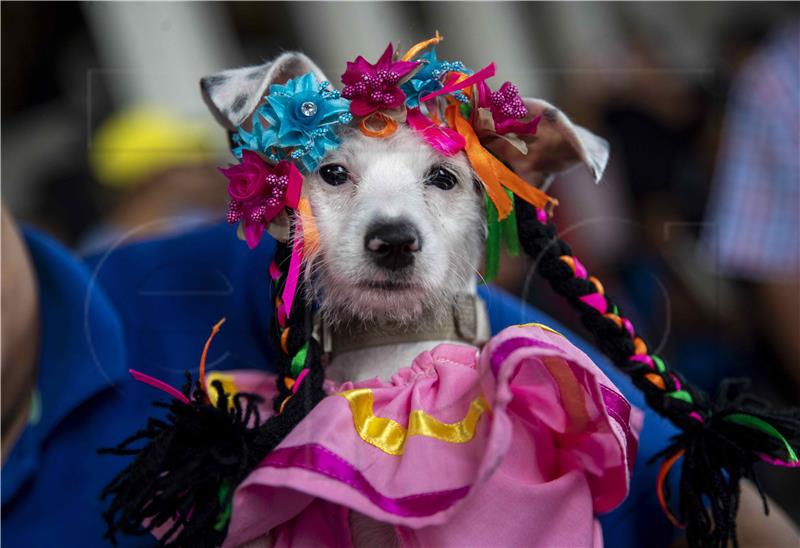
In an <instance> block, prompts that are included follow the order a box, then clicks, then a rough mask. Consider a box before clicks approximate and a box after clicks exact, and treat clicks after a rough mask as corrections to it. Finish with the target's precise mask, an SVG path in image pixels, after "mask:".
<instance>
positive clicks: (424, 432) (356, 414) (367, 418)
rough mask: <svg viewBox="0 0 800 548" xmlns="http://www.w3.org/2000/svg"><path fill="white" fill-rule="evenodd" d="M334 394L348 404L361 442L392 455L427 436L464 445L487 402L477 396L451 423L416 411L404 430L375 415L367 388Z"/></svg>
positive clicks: (469, 438)
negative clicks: (410, 440) (413, 437)
mask: <svg viewBox="0 0 800 548" xmlns="http://www.w3.org/2000/svg"><path fill="white" fill-rule="evenodd" d="M337 395H338V396H342V397H343V398H344V399H346V400H347V401H348V403H349V404H350V411H351V412H352V413H353V423H354V424H355V427H356V432H358V435H359V436H360V437H361V439H362V440H364V441H365V442H367V443H368V444H370V445H373V446H375V447H377V448H378V449H380V450H381V451H383V452H384V453H387V454H389V455H395V456H397V455H402V454H403V452H404V451H405V447H406V440H407V439H408V438H409V437H410V436H426V437H428V438H435V439H437V440H441V441H444V442H447V443H466V442H468V441H470V440H471V439H472V438H473V436H475V428H476V426H477V425H478V420H479V419H480V418H481V415H483V412H484V411H487V410H488V409H489V404H488V403H487V401H486V399H485V398H484V397H483V396H478V397H477V398H475V399H474V400H472V403H471V404H470V406H469V411H467V415H466V416H465V417H464V418H463V419H462V420H460V421H458V422H454V423H445V422H441V421H440V420H438V419H436V418H435V417H432V416H431V415H429V414H428V413H426V412H425V411H422V410H421V409H416V410H414V411H412V412H411V414H410V415H409V417H408V429H406V428H404V427H403V426H402V425H401V424H400V423H398V422H396V421H393V420H392V419H387V418H383V417H376V416H375V414H374V413H373V410H372V405H373V403H374V401H375V396H374V394H373V393H372V390H371V389H369V388H358V389H355V390H347V391H345V392H340V393H339V394H337Z"/></svg>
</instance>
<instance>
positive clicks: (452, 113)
mask: <svg viewBox="0 0 800 548" xmlns="http://www.w3.org/2000/svg"><path fill="white" fill-rule="evenodd" d="M445 115H446V116H447V123H448V125H449V126H450V127H451V128H453V129H455V130H456V131H457V132H458V133H460V134H461V136H462V137H464V141H466V146H465V147H464V152H466V153H467V158H468V159H469V163H470V164H471V165H472V169H474V170H475V173H476V174H477V175H478V177H479V178H480V180H481V183H483V186H484V188H485V189H486V194H487V196H489V199H490V200H491V201H492V203H493V204H494V206H495V207H496V208H497V214H498V217H499V219H501V220H502V219H505V218H506V217H508V216H509V214H510V213H511V210H512V208H513V207H514V204H513V202H512V201H511V198H509V197H508V195H507V194H506V193H505V192H504V191H503V187H505V188H507V189H508V190H510V191H511V192H513V193H514V194H516V195H517V196H519V197H520V198H522V199H523V200H525V201H526V202H528V203H529V204H531V205H533V206H535V207H538V208H540V209H544V208H546V207H547V206H548V205H552V206H556V205H558V200H556V199H555V198H551V197H550V196H548V195H547V194H545V193H544V192H542V191H541V190H539V189H538V188H536V187H534V186H533V185H531V184H530V183H528V182H527V181H525V179H523V178H522V177H520V176H519V175H517V174H516V173H514V172H513V171H511V170H510V169H509V168H507V167H506V166H505V165H504V164H503V163H502V162H501V161H500V160H498V159H497V158H495V157H494V155H493V154H492V153H491V152H489V151H488V150H486V149H485V148H483V146H482V145H481V142H480V140H479V139H478V136H477V135H476V134H475V130H474V129H473V128H472V125H471V124H470V123H469V122H468V121H467V120H465V119H464V118H463V117H462V116H461V115H460V114H459V112H458V105H455V104H451V105H450V106H448V107H447V109H446V111H445Z"/></svg>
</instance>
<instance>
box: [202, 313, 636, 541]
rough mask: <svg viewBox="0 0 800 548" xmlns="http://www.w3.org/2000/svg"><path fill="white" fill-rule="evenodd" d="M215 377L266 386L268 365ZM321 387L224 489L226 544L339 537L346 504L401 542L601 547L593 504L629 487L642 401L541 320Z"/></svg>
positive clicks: (604, 503) (345, 524)
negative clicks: (310, 405)
mask: <svg viewBox="0 0 800 548" xmlns="http://www.w3.org/2000/svg"><path fill="white" fill-rule="evenodd" d="M216 375H217V378H220V375H221V376H222V378H223V381H224V382H225V383H228V387H229V388H235V389H236V390H239V391H248V392H257V393H260V394H262V395H264V396H265V397H266V398H270V397H271V396H272V395H273V394H274V387H273V385H274V377H272V376H269V375H266V374H262V373H255V372H234V373H231V374H216ZM326 389H327V391H328V393H329V394H330V396H329V397H328V398H326V399H325V400H323V401H322V402H321V403H319V404H318V405H317V406H316V407H315V408H314V410H313V411H312V412H311V413H310V414H309V415H308V417H306V418H305V419H304V420H303V421H302V422H301V423H300V424H299V425H298V426H297V427H296V428H295V429H294V430H293V431H292V432H291V433H290V434H289V435H288V436H287V437H286V439H284V440H283V442H282V443H281V444H280V445H279V446H278V447H277V448H276V449H275V450H274V451H273V452H272V453H270V454H269V455H268V456H267V457H266V458H265V459H264V461H263V462H261V464H260V465H259V466H258V468H257V469H256V470H254V471H253V472H252V473H251V474H250V476H249V477H248V478H247V479H246V480H245V481H244V482H243V483H242V484H241V485H240V486H239V488H238V489H237V491H236V493H235V495H234V499H233V512H232V516H231V523H230V527H229V533H228V537H227V539H226V542H225V546H236V545H239V544H242V543H245V542H249V541H251V540H253V539H256V538H259V537H262V536H264V535H266V534H270V535H271V536H272V539H273V541H274V543H275V546H278V547H284V546H348V545H351V538H352V537H351V533H350V530H349V520H348V514H349V512H350V511H351V510H355V511H357V512H360V513H362V514H365V515H367V516H369V517H371V518H374V519H376V520H378V521H381V522H385V523H389V524H392V525H393V526H394V528H395V531H396V533H397V537H398V539H399V541H400V544H401V545H403V546H601V545H602V535H601V532H600V527H599V524H598V521H597V520H596V518H595V514H597V513H602V512H607V511H609V510H611V509H613V508H614V507H615V506H617V505H618V504H620V502H622V500H623V499H624V498H625V496H626V494H627V492H628V484H629V480H630V471H631V469H632V466H633V459H634V456H635V453H636V445H637V437H638V430H639V428H640V426H641V420H642V415H641V412H640V411H639V410H638V409H635V408H632V407H631V405H630V404H629V403H628V402H627V401H626V400H625V398H624V397H623V396H622V395H621V394H620V393H619V391H618V390H617V389H616V388H615V387H614V385H613V384H612V383H611V382H610V381H609V379H608V378H607V377H606V376H605V375H604V374H603V373H602V371H600V369H599V368H598V367H597V366H596V365H595V364H594V363H593V362H592V361H591V360H590V359H589V358H588V357H587V356H586V355H585V354H584V353H583V352H581V351H580V350H578V349H577V348H576V347H574V346H573V345H572V344H570V343H569V341H567V339H565V338H564V337H563V336H561V335H559V334H557V333H555V332H553V331H552V330H549V329H547V328H544V327H543V326H537V325H529V326H518V327H510V328H508V329H506V330H504V331H503V332H501V333H500V334H498V335H497V336H495V337H494V338H492V340H491V341H489V343H488V344H487V345H486V346H485V347H484V349H483V350H482V351H481V352H480V353H478V351H477V349H476V348H474V347H470V346H465V345H458V344H442V345H439V346H437V347H436V348H434V349H433V350H431V351H430V352H424V353H422V354H420V355H419V356H418V357H417V358H416V359H415V360H414V362H413V363H412V364H411V366H410V367H408V368H405V369H401V370H400V371H398V372H397V374H395V375H394V376H393V377H392V378H391V380H390V381H389V382H383V381H381V380H378V379H371V380H366V381H361V382H356V383H350V382H347V383H344V384H341V385H337V384H334V383H332V382H329V383H328V385H327V386H326Z"/></svg>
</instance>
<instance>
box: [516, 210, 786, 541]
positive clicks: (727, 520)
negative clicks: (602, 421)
mask: <svg viewBox="0 0 800 548" xmlns="http://www.w3.org/2000/svg"><path fill="white" fill-rule="evenodd" d="M517 225H518V231H519V238H520V243H521V245H522V248H523V249H524V250H525V252H526V254H527V255H529V256H530V257H531V258H532V259H533V260H534V261H535V267H536V270H537V271H538V272H539V274H541V275H542V276H543V277H544V278H545V279H547V281H548V282H550V285H551V286H552V287H553V289H554V290H555V291H556V293H558V294H559V295H561V296H562V297H564V298H566V299H567V301H568V302H569V303H570V305H571V306H572V307H573V308H574V309H575V310H577V311H578V313H579V314H580V317H581V320H582V323H583V325H584V326H585V327H586V329H588V330H589V332H590V333H591V334H592V335H593V336H594V340H595V343H596V345H597V347H598V348H599V349H600V350H601V351H602V352H603V353H605V354H606V355H607V356H608V357H609V358H610V359H611V361H612V362H613V363H614V364H615V365H616V366H617V367H618V368H619V369H620V370H622V371H623V372H624V373H626V374H627V375H628V376H629V377H630V378H631V380H632V381H633V383H634V385H635V386H636V387H637V388H638V389H639V390H641V391H642V392H643V393H644V396H645V398H646V400H647V403H648V405H649V406H650V407H652V408H653V409H654V410H655V411H656V412H657V413H658V414H660V415H662V416H664V417H666V418H667V419H669V420H670V421H671V422H672V423H673V424H674V425H675V426H677V427H678V428H679V429H680V430H681V433H680V434H678V435H676V436H675V437H674V438H673V439H672V440H671V443H670V445H669V446H668V447H667V448H666V449H664V451H662V452H661V453H660V454H658V455H657V456H656V457H655V458H664V459H665V463H664V465H662V473H661V474H660V479H659V483H660V484H661V483H662V482H663V480H664V477H665V476H666V473H667V472H668V470H669V467H670V466H671V465H672V463H674V462H675V461H676V460H677V459H678V458H680V457H681V456H683V464H682V469H681V481H680V502H679V509H680V514H681V516H682V517H683V520H685V527H686V532H687V539H688V541H689V543H690V545H691V546H715V547H716V546H719V547H722V546H727V545H728V543H729V542H732V543H733V544H734V545H736V544H737V543H736V512H737V509H738V503H739V481H740V480H741V479H742V478H750V479H752V480H754V481H755V483H756V486H757V487H758V489H759V492H761V488H760V486H759V484H758V479H757V477H756V470H755V467H754V465H755V464H756V463H757V462H758V461H759V460H766V461H767V462H772V463H773V464H782V465H787V464H788V465H790V466H796V465H797V464H796V462H797V459H796V457H795V456H794V455H795V453H794V451H795V450H796V448H797V446H798V441H800V411H799V410H797V409H791V410H774V409H771V408H770V407H769V405H768V404H767V403H766V402H764V401H761V400H759V399H757V398H756V397H754V396H752V395H748V394H746V393H745V392H744V389H745V388H746V383H745V382H743V381H734V380H728V381H725V382H724V383H722V385H721V388H720V390H719V393H718V394H717V396H716V398H715V399H714V400H711V399H710V398H709V397H708V396H707V395H706V394H705V393H704V392H703V391H702V390H700V389H699V388H697V387H695V386H694V385H692V384H691V383H689V382H688V381H686V379H685V378H684V377H683V376H682V375H681V374H680V373H678V372H677V371H675V370H672V369H670V368H669V367H668V366H667V364H666V363H665V361H664V360H663V359H661V358H660V357H659V356H657V355H655V354H652V353H650V351H649V350H648V349H649V346H648V345H647V342H646V341H645V339H644V338H643V337H642V336H641V335H639V334H638V333H636V331H635V329H634V328H633V325H632V324H631V323H630V322H629V321H628V320H626V319H625V318H624V317H622V316H621V315H620V312H619V309H618V308H617V306H616V305H614V303H613V302H612V301H611V300H610V299H609V298H608V297H607V296H605V295H604V290H603V288H602V284H600V282H599V280H597V279H596V278H594V277H592V276H588V273H586V271H585V269H584V268H583V266H582V265H581V264H580V262H579V261H577V258H575V257H573V255H572V250H571V249H570V247H569V246H568V245H567V244H566V243H565V242H563V241H562V240H559V239H558V237H557V233H556V227H555V225H554V224H553V223H552V222H551V221H550V220H549V218H548V217H547V215H546V214H544V212H543V211H541V210H535V209H534V208H533V207H532V206H530V205H528V204H526V203H525V202H523V201H521V200H518V201H517ZM764 425H766V426H764ZM759 426H760V427H761V428H759ZM770 429H773V430H774V431H775V434H777V435H772V434H770V433H769V432H770V431H771V430H770ZM787 452H788V454H789V455H790V457H794V460H793V461H792V462H791V463H786V461H783V460H782V459H785V458H786V455H787ZM659 488H661V485H660V486H659ZM659 496H660V497H661V496H662V495H659ZM761 496H762V498H763V500H764V506H765V511H766V510H767V507H766V498H765V497H764V494H763V492H761ZM706 503H708V506H709V507H708V508H707V505H706ZM662 504H663V505H664V506H665V507H666V501H662ZM665 509H666V508H665ZM667 512H668V513H669V511H668V510H667ZM670 517H671V515H670ZM671 518H672V517H671ZM672 519H673V521H675V520H674V518H672Z"/></svg>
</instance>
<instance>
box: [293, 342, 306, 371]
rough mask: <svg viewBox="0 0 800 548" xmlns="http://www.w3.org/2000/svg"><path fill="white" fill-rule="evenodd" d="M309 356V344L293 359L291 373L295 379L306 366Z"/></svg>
mask: <svg viewBox="0 0 800 548" xmlns="http://www.w3.org/2000/svg"><path fill="white" fill-rule="evenodd" d="M307 356H308V343H306V344H304V345H303V348H301V349H300V350H298V351H297V354H295V355H294V358H292V365H291V366H290V367H289V372H290V373H291V375H292V377H294V378H295V379H296V378H297V375H299V374H300V371H302V370H303V367H305V365H306V357H307Z"/></svg>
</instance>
